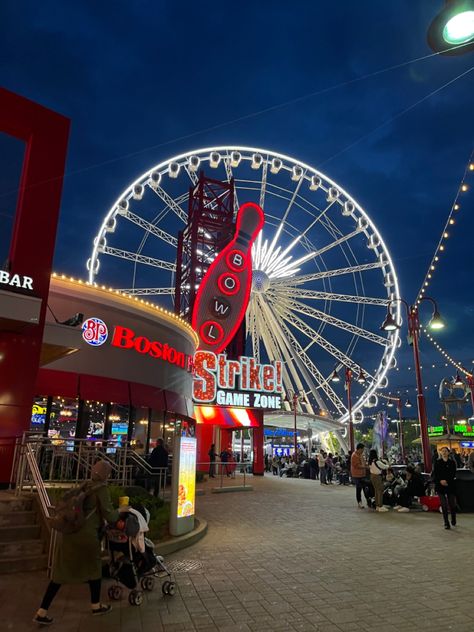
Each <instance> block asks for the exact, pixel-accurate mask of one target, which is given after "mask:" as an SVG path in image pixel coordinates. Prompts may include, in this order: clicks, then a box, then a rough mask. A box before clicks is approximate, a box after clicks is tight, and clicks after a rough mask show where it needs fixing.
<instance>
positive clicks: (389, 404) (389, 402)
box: [387, 399, 393, 408]
mask: <svg viewBox="0 0 474 632" xmlns="http://www.w3.org/2000/svg"><path fill="white" fill-rule="evenodd" d="M387 406H388V407H389V408H393V402H392V400H391V399H389V400H388V402H387Z"/></svg>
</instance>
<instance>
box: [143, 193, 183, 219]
mask: <svg viewBox="0 0 474 632" xmlns="http://www.w3.org/2000/svg"><path fill="white" fill-rule="evenodd" d="M151 190H152V191H154V192H155V193H156V195H157V196H158V197H159V198H160V199H161V200H163V202H165V204H167V205H168V206H169V207H170V209H171V210H172V211H173V212H174V213H175V214H176V215H177V216H178V217H179V219H180V220H181V221H182V222H183V223H184V224H186V222H187V221H188V214H187V213H186V211H184V210H183V209H182V208H181V206H180V205H179V204H178V203H177V202H176V200H174V199H173V198H172V197H171V195H170V194H169V193H168V192H167V191H165V190H164V189H163V188H162V187H160V186H154V187H152V189H151Z"/></svg>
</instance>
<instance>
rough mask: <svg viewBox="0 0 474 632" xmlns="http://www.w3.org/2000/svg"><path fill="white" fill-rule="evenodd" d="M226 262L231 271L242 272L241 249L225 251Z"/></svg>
mask: <svg viewBox="0 0 474 632" xmlns="http://www.w3.org/2000/svg"><path fill="white" fill-rule="evenodd" d="M226 263H227V265H228V266H229V268H230V269H231V270H232V271H233V272H242V270H243V269H244V268H245V263H246V261H245V254H244V253H243V252H242V251H241V250H231V251H230V252H229V253H227V257H226Z"/></svg>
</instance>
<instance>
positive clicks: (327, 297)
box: [269, 286, 390, 307]
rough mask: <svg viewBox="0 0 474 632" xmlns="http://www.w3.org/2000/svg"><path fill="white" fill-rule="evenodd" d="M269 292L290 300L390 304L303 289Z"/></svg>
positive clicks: (378, 300) (360, 297)
mask: <svg viewBox="0 0 474 632" xmlns="http://www.w3.org/2000/svg"><path fill="white" fill-rule="evenodd" d="M269 292H270V293H271V294H276V295H277V296H278V297H282V296H285V297H288V298H310V299H316V300H321V301H338V302H341V303H360V304H361V305H381V306H382V307H387V306H388V304H389V303H390V300H389V299H388V298H375V297H370V296H354V295H351V294H334V293H333V292H318V291H317V290H305V289H303V288H295V287H291V286H289V287H286V288H283V286H280V288H279V289H275V290H273V288H272V287H271V286H270V290H269Z"/></svg>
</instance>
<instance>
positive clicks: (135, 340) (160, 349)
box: [82, 318, 192, 370]
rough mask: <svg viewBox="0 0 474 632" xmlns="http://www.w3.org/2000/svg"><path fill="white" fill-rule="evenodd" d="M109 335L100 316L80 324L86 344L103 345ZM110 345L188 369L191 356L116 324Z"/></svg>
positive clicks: (190, 363)
mask: <svg viewBox="0 0 474 632" xmlns="http://www.w3.org/2000/svg"><path fill="white" fill-rule="evenodd" d="M108 336H109V330H108V328H107V325H106V324H105V323H104V321H103V320H101V319H100V318H88V319H87V320H85V321H84V323H83V325H82V337H83V338H84V340H85V341H86V342H87V344H89V345H92V346H94V347H99V346H101V345H103V344H104V343H105V342H106V341H107V338H108ZM110 344H111V346H112V347H117V348H118V349H132V350H133V351H136V352H137V353H140V354H141V355H148V356H150V357H151V358H154V359H158V360H164V361H165V362H169V363H170V364H174V365H175V366H178V367H181V368H182V369H186V370H190V367H191V365H192V358H191V356H189V355H188V354H186V353H183V351H177V350H176V349H175V348H174V347H172V346H171V345H169V344H168V343H166V342H165V343H163V342H159V341H158V340H150V339H149V338H147V337H146V336H140V335H137V334H136V333H135V331H133V329H130V328H129V327H122V326H121V325H116V326H115V327H114V332H113V334H112V339H111V341H110Z"/></svg>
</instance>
